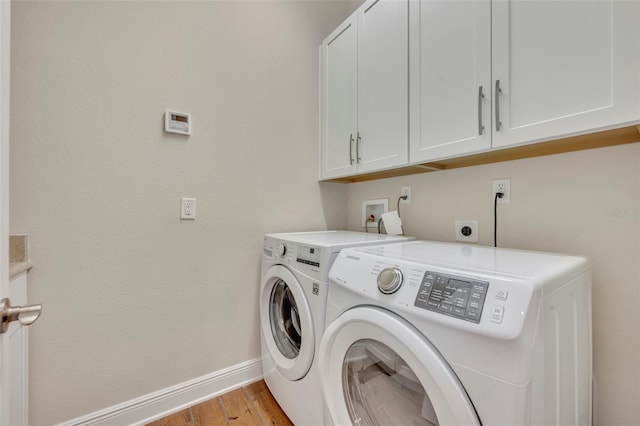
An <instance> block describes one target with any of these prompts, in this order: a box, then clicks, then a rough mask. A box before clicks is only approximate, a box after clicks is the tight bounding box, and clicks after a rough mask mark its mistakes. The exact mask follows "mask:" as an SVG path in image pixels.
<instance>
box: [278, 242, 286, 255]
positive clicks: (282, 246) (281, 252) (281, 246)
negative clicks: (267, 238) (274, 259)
mask: <svg viewBox="0 0 640 426" xmlns="http://www.w3.org/2000/svg"><path fill="white" fill-rule="evenodd" d="M285 254H287V246H286V245H285V244H278V247H276V256H278V257H283V256H284V255H285Z"/></svg>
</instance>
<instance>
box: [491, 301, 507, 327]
mask: <svg viewBox="0 0 640 426" xmlns="http://www.w3.org/2000/svg"><path fill="white" fill-rule="evenodd" d="M503 317H504V307H503V306H495V305H494V306H493V308H492V309H491V322H495V323H496V324H501V323H502V318H503Z"/></svg>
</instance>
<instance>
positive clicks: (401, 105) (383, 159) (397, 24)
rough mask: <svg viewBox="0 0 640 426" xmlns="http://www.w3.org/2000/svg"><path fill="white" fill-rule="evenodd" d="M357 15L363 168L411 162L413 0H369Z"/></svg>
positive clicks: (381, 167) (370, 169)
mask: <svg viewBox="0 0 640 426" xmlns="http://www.w3.org/2000/svg"><path fill="white" fill-rule="evenodd" d="M356 14H357V17H358V132H359V136H360V140H358V141H357V153H358V157H359V158H360V159H359V162H358V172H365V171H372V170H377V169H384V168H388V167H393V166H399V165H403V164H407V162H408V152H409V142H408V133H409V123H408V121H409V120H408V91H409V88H408V60H407V55H408V42H409V39H408V37H409V36H408V22H407V21H408V2H407V1H406V0H405V1H397V0H370V1H367V2H365V3H364V4H363V5H362V6H361V7H360V8H359V9H358V10H357V11H356Z"/></svg>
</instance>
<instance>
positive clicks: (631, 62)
mask: <svg viewBox="0 0 640 426" xmlns="http://www.w3.org/2000/svg"><path fill="white" fill-rule="evenodd" d="M638 22H640V2H638V1H624V0H613V1H607V0H597V1H586V0H549V1H538V0H514V1H508V0H493V1H489V0H477V1H473V0H472V1H469V0H438V1H434V0H416V1H412V2H411V3H410V102H411V103H410V105H411V120H410V123H411V127H410V132H411V133H410V136H411V138H410V141H411V143H410V145H411V148H410V149H411V156H410V161H411V163H419V162H426V161H430V160H436V159H442V158H450V157H456V156H460V155H464V154H469V153H474V152H479V151H488V150H490V149H491V148H503V147H508V146H515V145H520V144H525V143H534V142H540V141H545V140H552V139H558V138H561V137H565V136H572V135H578V134H584V133H589V132H593V131H598V130H606V129H610V128H616V127H623V126H627V125H631V124H634V123H638V122H639V120H640V25H639V24H638Z"/></svg>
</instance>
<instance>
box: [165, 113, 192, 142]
mask: <svg viewBox="0 0 640 426" xmlns="http://www.w3.org/2000/svg"><path fill="white" fill-rule="evenodd" d="M164 131H165V132H168V133H177V134H179V135H187V136H189V135H191V114H187V113H184V112H176V111H169V110H167V111H166V112H165V113H164Z"/></svg>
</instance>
